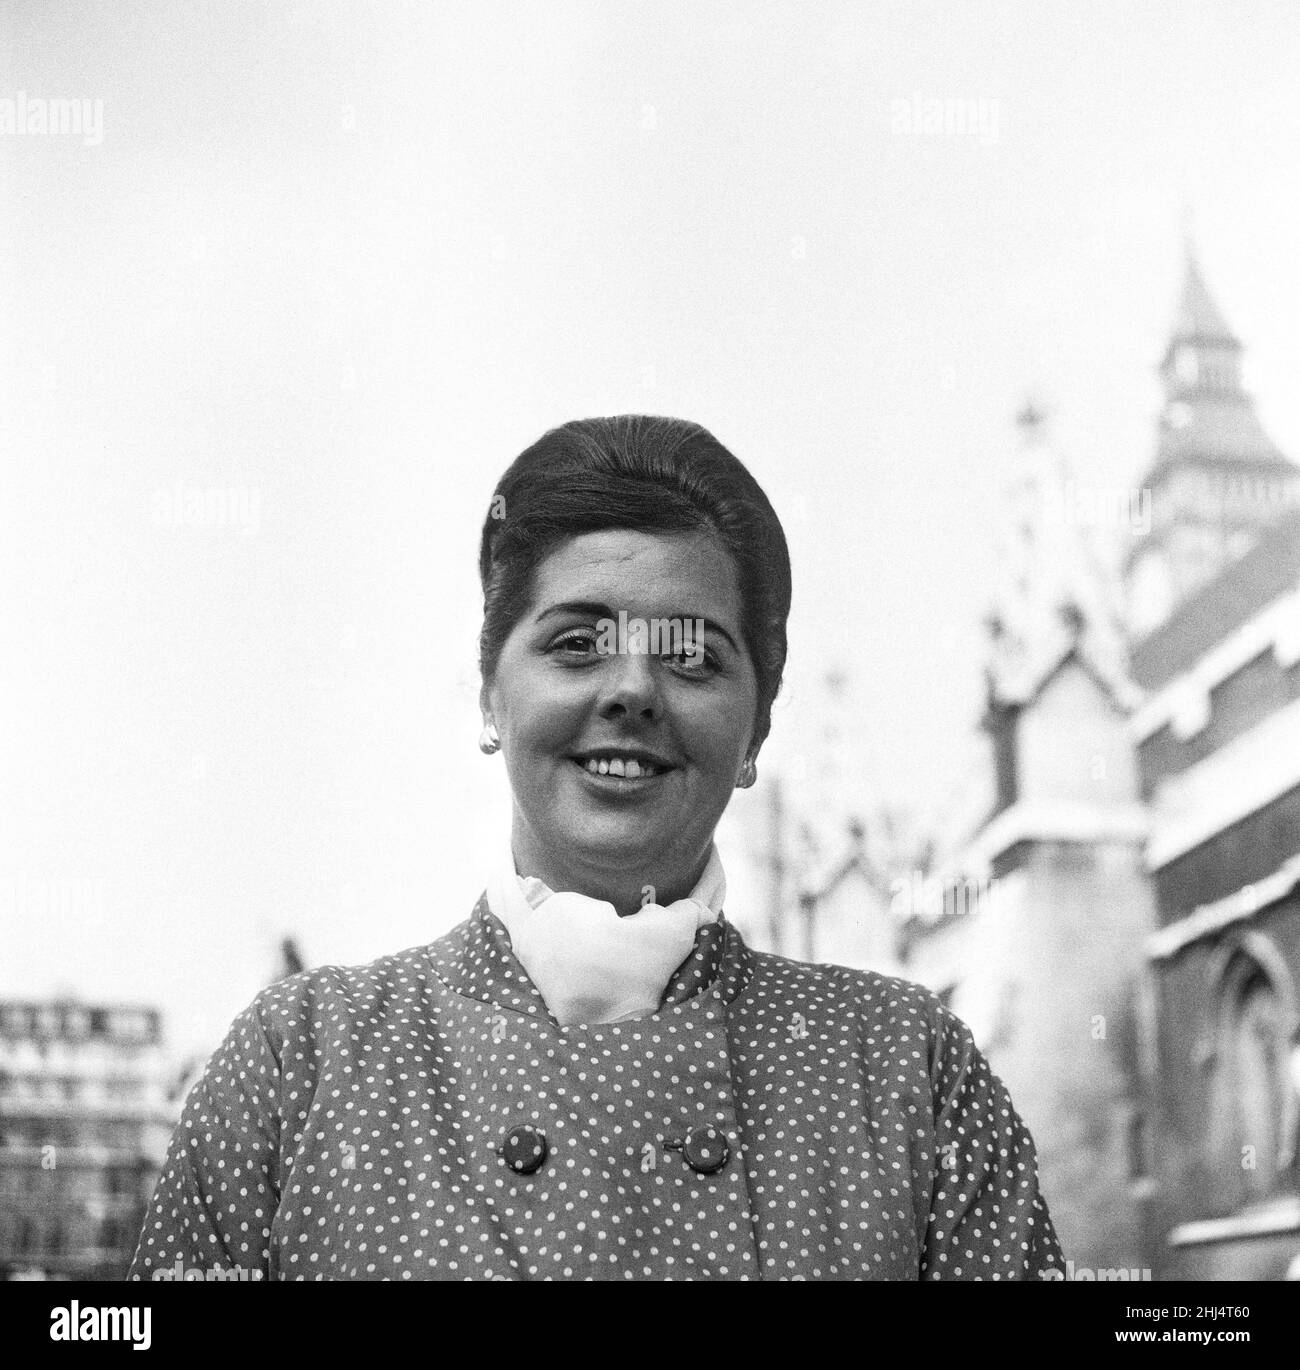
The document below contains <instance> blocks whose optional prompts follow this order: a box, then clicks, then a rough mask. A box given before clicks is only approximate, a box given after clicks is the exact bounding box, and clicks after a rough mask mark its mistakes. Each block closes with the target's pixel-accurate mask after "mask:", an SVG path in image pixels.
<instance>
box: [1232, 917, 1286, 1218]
mask: <svg viewBox="0 0 1300 1370" xmlns="http://www.w3.org/2000/svg"><path fill="white" fill-rule="evenodd" d="M1213 980H1214V982H1215V990H1216V993H1215V1004H1216V1018H1217V1024H1216V1030H1215V1033H1214V1037H1215V1050H1214V1053H1213V1067H1214V1081H1213V1094H1214V1139H1213V1144H1214V1150H1215V1153H1216V1155H1217V1156H1218V1159H1219V1162H1220V1165H1219V1169H1220V1172H1221V1174H1222V1175H1223V1178H1224V1181H1225V1183H1226V1185H1227V1188H1228V1193H1229V1194H1231V1195H1232V1196H1233V1197H1234V1198H1235V1200H1236V1202H1237V1204H1238V1205H1243V1204H1248V1203H1252V1202H1255V1201H1258V1200H1261V1199H1266V1198H1268V1197H1269V1196H1270V1195H1273V1194H1276V1193H1278V1192H1279V1191H1280V1190H1281V1189H1282V1188H1283V1187H1284V1182H1285V1178H1286V1173H1287V1172H1288V1170H1289V1169H1290V1167H1291V1166H1292V1164H1293V1161H1294V1159H1295V1133H1296V1121H1297V1119H1296V1114H1297V1099H1296V1094H1295V1090H1294V1087H1293V1085H1292V1083H1291V1079H1290V1069H1289V1066H1290V1056H1291V1050H1292V1038H1293V1035H1294V1033H1295V1028H1296V1009H1295V991H1294V988H1293V986H1292V984H1291V978H1290V975H1289V973H1288V971H1287V968H1286V963H1285V962H1284V961H1283V960H1282V958H1281V957H1280V955H1279V954H1278V953H1277V950H1276V948H1274V947H1273V946H1272V944H1271V943H1269V942H1268V941H1267V940H1266V939H1265V938H1263V937H1261V936H1260V935H1259V934H1249V935H1248V936H1247V937H1246V938H1243V939H1242V941H1241V942H1239V943H1236V944H1234V945H1233V946H1232V947H1230V948H1228V949H1225V952H1224V954H1222V955H1221V956H1220V957H1219V958H1218V961H1217V973H1216V974H1215V975H1214V976H1213Z"/></svg>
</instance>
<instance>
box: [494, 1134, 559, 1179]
mask: <svg viewBox="0 0 1300 1370" xmlns="http://www.w3.org/2000/svg"><path fill="white" fill-rule="evenodd" d="M547 1151H548V1147H547V1145H546V1134H545V1133H544V1132H538V1130H537V1129H536V1128H535V1127H530V1126H529V1125H528V1124H527V1123H519V1124H518V1125H516V1126H515V1127H512V1128H511V1129H510V1131H509V1132H507V1133H506V1139H505V1141H504V1142H503V1143H502V1144H501V1154H502V1155H503V1156H504V1157H505V1161H506V1164H507V1165H508V1166H509V1167H510V1169H511V1170H513V1171H514V1172H515V1174H516V1175H531V1174H532V1173H533V1171H534V1170H539V1169H540V1168H541V1166H542V1163H543V1162H544V1161H545V1160H546V1153H547Z"/></svg>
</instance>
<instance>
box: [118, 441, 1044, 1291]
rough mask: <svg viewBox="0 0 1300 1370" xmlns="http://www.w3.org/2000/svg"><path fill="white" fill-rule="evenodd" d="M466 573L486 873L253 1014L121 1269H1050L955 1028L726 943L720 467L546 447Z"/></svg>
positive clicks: (749, 709)
mask: <svg viewBox="0 0 1300 1370" xmlns="http://www.w3.org/2000/svg"><path fill="white" fill-rule="evenodd" d="M479 570H480V575H481V578H482V583H483V592H484V619H483V630H482V635H481V639H480V649H481V667H482V677H483V688H482V693H481V703H482V710H483V718H484V729H483V735H482V737H481V739H480V746H481V747H482V749H483V751H484V752H486V753H488V754H492V753H495V752H497V751H498V750H499V751H500V753H501V755H502V757H503V758H504V761H505V765H506V769H507V772H508V775H509V779H510V786H511V790H512V792H513V797H514V803H513V818H512V823H511V830H510V840H509V843H508V844H506V843H504V842H503V844H502V853H501V861H500V865H499V868H498V869H497V870H496V871H495V872H493V873H492V875H491V878H490V879H489V882H488V888H487V891H486V892H485V894H484V896H483V897H482V898H480V899H479V901H478V904H477V906H476V907H475V909H474V911H473V913H472V914H471V916H470V917H469V919H468V920H467V921H465V922H464V923H462V924H461V925H460V926H459V927H457V928H456V929H455V930H454V931H453V932H451V933H449V934H448V935H447V936H445V937H443V938H441V939H439V940H438V941H436V942H433V943H432V944H431V945H429V946H425V947H417V948H414V949H412V950H410V951H406V952H402V953H400V954H398V955H396V956H389V957H386V958H384V959H382V960H379V961H376V962H373V963H372V964H370V965H368V966H363V967H358V968H350V969H347V968H341V967H336V966H329V967H324V968H321V969H318V970H314V971H307V972H304V973H302V974H299V975H295V976H292V977H291V978H289V979H287V980H284V981H281V982H280V983H279V984H276V985H273V986H271V987H270V988H269V989H267V990H264V991H263V992H262V993H261V994H259V995H258V996H257V998H256V999H255V1000H254V1001H253V1003H252V1005H251V1006H250V1007H249V1008H248V1009H247V1010H246V1011H245V1012H244V1013H243V1014H242V1015H241V1016H240V1017H239V1018H238V1019H237V1020H236V1022H235V1024H234V1026H233V1027H232V1029H231V1031H230V1034H229V1035H228V1037H227V1038H226V1041H225V1043H224V1044H223V1046H222V1047H221V1049H220V1050H219V1051H218V1052H217V1054H216V1055H215V1056H214V1057H213V1059H212V1061H211V1062H210V1063H209V1065H208V1068H207V1070H206V1073H205V1074H204V1076H203V1078H202V1080H201V1081H200V1082H199V1084H197V1085H196V1086H195V1088H194V1090H193V1092H192V1094H191V1095H190V1098H189V1100H188V1102H187V1104H186V1108H185V1113H184V1116H183V1118H182V1120H181V1124H180V1126H179V1127H178V1128H177V1131H176V1134H175V1136H174V1138H173V1140H172V1144H171V1150H170V1152H169V1155H168V1158H167V1162H166V1166H165V1168H164V1172H163V1175H162V1178H161V1179H160V1181H159V1184H158V1188H157V1191H156V1193H155V1195H154V1198H153V1203H152V1205H151V1208H150V1211H149V1214H148V1216H147V1218H146V1221H145V1225H144V1230H143V1233H142V1236H141V1241H140V1247H139V1250H138V1251H137V1253H136V1257H135V1261H134V1264H133V1266H132V1276H133V1277H134V1278H138V1279H149V1278H154V1277H158V1276H159V1272H161V1273H162V1275H165V1276H166V1277H168V1278H173V1277H175V1274H177V1273H179V1272H181V1271H182V1270H185V1271H190V1270H195V1269H206V1268H209V1267H214V1266H220V1267H224V1268H226V1269H227V1270H229V1269H235V1270H248V1271H249V1272H250V1274H251V1277H253V1278H258V1277H262V1278H273V1279H275V1278H279V1279H321V1278H335V1279H338V1278H343V1279H367V1278H375V1279H382V1278H389V1279H487V1278H497V1279H502V1278H505V1279H548V1278H560V1279H578V1278H602V1279H611V1278H613V1279H671V1278H700V1277H716V1278H724V1279H781V1278H805V1279H906V1280H915V1279H942V1278H953V1279H1034V1278H1038V1277H1040V1276H1042V1275H1043V1274H1044V1272H1047V1271H1055V1270H1056V1269H1058V1268H1059V1267H1060V1265H1061V1254H1060V1250H1059V1247H1058V1245H1057V1241H1056V1237H1055V1233H1054V1232H1053V1229H1052V1223H1051V1219H1050V1217H1049V1216H1048V1212H1047V1208H1046V1206H1045V1204H1044V1202H1043V1200H1042V1199H1041V1197H1040V1196H1039V1193H1038V1187H1037V1175H1036V1169H1035V1156H1034V1147H1033V1142H1032V1140H1031V1139H1030V1137H1029V1134H1028V1133H1027V1132H1026V1130H1025V1128H1024V1126H1023V1125H1022V1124H1021V1122H1020V1120H1019V1118H1018V1117H1017V1116H1016V1114H1015V1112H1014V1110H1013V1109H1012V1106H1011V1101H1010V1099H1009V1098H1008V1096H1007V1093H1006V1091H1005V1089H1004V1088H1003V1086H1002V1085H1001V1083H1000V1082H999V1081H998V1080H997V1079H996V1078H995V1077H994V1076H993V1075H991V1074H990V1072H989V1068H988V1065H987V1063H986V1062H985V1060H984V1058H983V1057H982V1056H981V1054H980V1053H979V1051H978V1050H977V1049H976V1047H975V1045H974V1043H973V1041H972V1039H971V1036H970V1033H969V1031H968V1030H967V1029H966V1028H965V1026H964V1025H963V1024H962V1023H961V1022H960V1021H959V1020H957V1019H956V1018H954V1017H953V1016H952V1014H950V1013H949V1012H948V1011H947V1010H946V1009H945V1008H944V1007H943V1006H942V1005H941V1004H940V1003H939V1002H938V1000H936V999H935V997H934V996H933V995H931V994H930V993H929V992H928V991H926V990H924V989H921V988H920V987H918V986H916V985H912V984H909V983H907V982H905V981H902V980H896V979H890V978H887V977H883V976H880V975H875V974H871V973H868V972H861V971H851V970H846V969H844V968H842V967H838V966H824V965H823V966H812V965H805V964H802V963H799V962H795V961H788V960H785V959H783V958H781V957H778V956H770V955H764V954H759V953H756V952H753V951H751V950H750V949H749V948H748V947H747V946H746V945H745V943H744V942H743V941H742V940H741V938H740V936H739V935H738V934H737V932H736V930H735V928H734V927H733V926H732V925H731V924H730V923H729V922H728V921H727V920H726V919H725V918H724V917H723V905H724V901H725V890H726V883H725V879H724V876H723V871H722V867H721V863H720V861H719V859H718V854H717V852H716V851H715V849H714V846H713V832H714V828H715V827H716V825H717V822H718V819H719V818H720V817H721V815H722V812H723V810H724V809H725V808H726V806H727V801H728V799H729V798H730V795H731V793H732V791H733V789H735V788H737V787H742V788H743V787H745V786H748V785H752V784H753V783H754V779H755V774H756V772H755V763H756V760H757V757H758V754H759V750H760V748H761V747H762V745H763V741H764V739H765V738H766V736H767V732H768V727H769V724H770V719H771V707H772V701H773V698H774V697H775V695H776V692H777V689H778V687H779V685H780V680H781V672H782V670H783V667H784V664H785V654H786V617H787V614H788V612H789V607H790V566H789V558H788V555H787V552H786V544H785V537H784V535H783V533H782V531H781V526H780V523H779V522H778V521H777V518H776V515H775V513H774V512H773V510H772V507H771V505H770V504H769V503H768V500H767V498H766V496H765V495H764V494H763V492H762V490H760V489H759V487H758V485H757V484H756V483H755V481H754V479H753V478H752V476H750V474H749V472H748V471H747V470H746V469H745V468H744V467H743V466H742V465H741V463H740V462H739V461H738V460H737V459H736V458H735V457H734V456H732V455H731V453H730V452H728V451H727V450H726V449H725V448H723V447H722V446H721V444H720V443H718V442H717V440H716V439H715V438H713V437H712V436H711V435H710V434H709V433H707V432H705V431H704V430H703V429H702V428H700V427H698V426H696V425H694V424H689V423H684V422H681V421H678V420H671V419H656V418H643V417H623V418H615V419H596V420H587V421H584V422H578V423H570V424H566V425H564V426H563V427H562V428H558V429H556V430H554V431H553V432H550V433H548V434H546V435H545V436H544V437H543V438H542V439H541V440H540V441H539V442H538V443H536V444H535V445H534V446H532V447H530V448H529V449H528V450H527V451H526V452H524V453H523V454H522V455H521V456H520V457H519V458H518V460H517V461H516V462H515V463H514V464H513V465H512V466H511V467H510V469H509V470H508V471H507V472H506V473H505V475H504V476H503V477H502V479H501V481H500V483H499V485H498V486H497V490H496V496H495V498H494V499H493V503H492V509H491V512H490V514H489V516H488V518H487V519H486V521H485V523H484V527H483V535H482V542H481V551H480V559H479ZM191 1278H197V1276H191Z"/></svg>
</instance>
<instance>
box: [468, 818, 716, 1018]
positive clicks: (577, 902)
mask: <svg viewBox="0 0 1300 1370" xmlns="http://www.w3.org/2000/svg"><path fill="white" fill-rule="evenodd" d="M726 893H727V879H726V876H725V874H724V873H723V870H722V859H721V857H719V855H718V849H717V847H710V849H709V860H708V864H707V865H706V866H705V868H704V874H703V875H702V876H701V877H700V880H699V883H698V884H697V885H696V886H695V888H694V889H693V890H692V891H691V892H690V895H689V896H688V897H687V898H685V899H678V900H677V901H676V902H675V903H672V904H669V905H668V907H667V908H665V907H664V906H663V905H662V904H646V905H645V906H644V907H643V908H640V909H638V910H637V911H636V912H635V913H630V914H628V915H627V917H625V918H622V917H620V916H619V914H618V911H617V910H616V909H615V907H614V905H613V904H611V903H608V902H607V901H605V900H603V899H590V898H588V897H587V896H586V895H585V894H574V893H561V894H556V893H555V892H554V891H553V890H551V889H550V888H549V887H548V886H547V885H545V884H544V883H543V882H542V881H541V880H539V879H537V878H536V877H535V876H527V877H524V876H520V875H519V874H518V873H517V871H516V870H515V859H514V854H513V852H512V851H511V848H510V843H509V841H507V842H506V844H505V852H504V855H503V858H502V859H501V861H500V862H499V863H498V866H497V869H496V870H495V871H494V872H493V875H492V879H491V880H489V882H488V888H487V896H488V906H489V908H491V910H492V912H493V913H494V914H496V916H497V917H498V918H499V919H500V920H501V921H502V923H504V924H505V928H506V931H507V932H508V933H509V934H510V945H511V947H512V948H513V950H514V953H515V956H516V957H518V959H519V963H520V965H522V966H523V968H524V970H526V971H527V972H528V978H529V979H530V980H532V982H533V984H535V985H536V986H537V988H538V990H539V991H540V992H541V996H542V998H543V999H544V1000H545V1001H546V1007H547V1008H548V1009H549V1010H550V1012H551V1014H552V1016H553V1017H554V1018H555V1020H556V1022H558V1023H559V1024H561V1026H564V1027H569V1026H572V1025H573V1024H575V1023H616V1022H621V1021H623V1020H624V1019H629V1018H644V1017H645V1016H646V1015H647V1014H651V1013H654V1012H656V1010H657V1009H658V1008H659V1001H660V1000H661V999H662V998H663V993H664V990H665V988H666V987H667V985H668V982H669V980H671V979H672V974H673V971H675V970H676V969H677V967H678V966H680V965H681V963H682V962H683V961H684V960H686V958H687V957H688V956H689V955H690V954H691V949H692V948H693V947H694V945H695V934H696V933H697V932H698V931H699V929H700V928H702V927H704V926H705V925H706V924H708V923H715V922H717V920H718V914H719V913H720V912H721V910H722V902H723V900H724V898H725V897H726Z"/></svg>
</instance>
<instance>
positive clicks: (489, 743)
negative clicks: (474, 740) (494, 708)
mask: <svg viewBox="0 0 1300 1370" xmlns="http://www.w3.org/2000/svg"><path fill="white" fill-rule="evenodd" d="M478 749H479V751H481V752H482V753H483V755H484V756H491V755H492V753H493V752H497V751H500V750H501V734H500V733H499V732H497V725H496V724H495V723H485V724H484V725H483V731H482V732H481V733H479V735H478Z"/></svg>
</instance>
